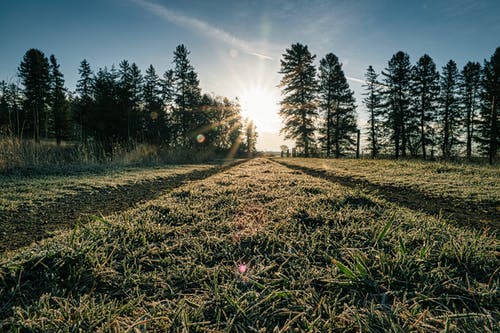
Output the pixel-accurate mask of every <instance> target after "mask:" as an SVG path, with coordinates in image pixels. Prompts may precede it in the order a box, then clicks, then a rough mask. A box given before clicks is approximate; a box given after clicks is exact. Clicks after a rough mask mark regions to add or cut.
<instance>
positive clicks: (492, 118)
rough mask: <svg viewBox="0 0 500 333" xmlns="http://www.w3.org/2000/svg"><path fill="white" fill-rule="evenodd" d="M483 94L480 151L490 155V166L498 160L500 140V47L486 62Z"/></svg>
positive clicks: (479, 136) (479, 137)
mask: <svg viewBox="0 0 500 333" xmlns="http://www.w3.org/2000/svg"><path fill="white" fill-rule="evenodd" d="M481 84H482V88H483V93H482V95H481V110H480V112H481V121H480V123H479V133H478V134H479V135H478V137H477V139H478V143H479V144H480V149H481V151H482V152H483V153H485V154H487V155H488V159H489V162H490V164H493V163H494V161H495V160H496V158H497V154H498V146H499V140H500V130H499V126H498V117H499V116H498V114H499V112H498V109H499V107H500V47H498V48H497V49H496V50H495V53H494V54H493V55H492V56H491V58H490V60H489V61H486V60H485V61H484V66H483V79H482V82H481Z"/></svg>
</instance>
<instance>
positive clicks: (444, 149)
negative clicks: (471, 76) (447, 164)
mask: <svg viewBox="0 0 500 333" xmlns="http://www.w3.org/2000/svg"><path fill="white" fill-rule="evenodd" d="M440 86H441V94H440V104H441V105H440V108H439V110H438V128H439V131H440V144H441V153H442V154H443V157H444V158H449V157H450V156H451V155H452V153H453V148H454V147H455V146H456V145H457V144H459V143H460V140H459V136H460V120H461V117H460V105H459V96H458V93H459V86H458V69H457V64H456V63H455V62H454V61H453V60H450V61H448V62H447V63H446V65H445V66H444V67H443V71H442V74H441V81H440Z"/></svg>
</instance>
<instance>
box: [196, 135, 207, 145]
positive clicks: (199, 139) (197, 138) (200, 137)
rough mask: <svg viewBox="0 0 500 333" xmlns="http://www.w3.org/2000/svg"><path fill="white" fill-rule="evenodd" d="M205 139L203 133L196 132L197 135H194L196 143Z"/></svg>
mask: <svg viewBox="0 0 500 333" xmlns="http://www.w3.org/2000/svg"><path fill="white" fill-rule="evenodd" d="M205 139H206V138H205V136H204V135H203V134H198V135H197V136H196V141H197V142H198V143H203V142H205Z"/></svg>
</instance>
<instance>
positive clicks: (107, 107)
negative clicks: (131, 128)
mask: <svg viewBox="0 0 500 333" xmlns="http://www.w3.org/2000/svg"><path fill="white" fill-rule="evenodd" d="M118 76H119V74H118V73H117V72H116V69H115V68H114V67H112V68H111V70H108V69H107V68H106V67H105V68H104V69H102V68H101V69H99V71H98V72H97V74H96V75H95V77H94V80H93V81H94V89H93V91H94V101H95V102H94V108H93V110H92V113H91V114H90V119H89V124H90V126H91V128H92V130H93V132H94V135H95V138H96V139H97V141H99V142H100V143H102V144H103V147H104V150H105V152H106V153H107V154H108V155H111V154H112V151H113V143H117V142H124V141H125V140H126V138H127V118H126V115H125V114H124V113H123V110H122V105H121V101H120V87H119V85H118Z"/></svg>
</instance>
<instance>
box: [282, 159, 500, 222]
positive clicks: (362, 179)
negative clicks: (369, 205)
mask: <svg viewBox="0 0 500 333" xmlns="http://www.w3.org/2000/svg"><path fill="white" fill-rule="evenodd" d="M277 161H279V162H280V163H283V164H285V165H287V166H289V167H292V168H295V169H298V170H301V171H304V172H306V173H308V174H312V175H316V176H320V177H323V178H326V179H330V180H333V181H336V182H340V183H342V184H344V185H346V186H360V187H363V188H364V189H367V190H372V191H373V192H374V193H375V194H377V195H379V196H382V197H384V198H386V199H388V200H390V201H393V202H395V203H398V204H404V205H408V206H410V208H412V209H417V210H423V211H428V212H432V213H435V214H439V213H442V214H445V215H448V217H451V218H453V219H454V220H455V221H456V222H458V223H460V224H462V225H463V226H468V225H471V224H474V225H479V226H482V225H484V224H486V225H488V224H494V225H495V227H496V228H499V227H500V170H499V168H498V166H488V165H481V166H478V165H466V164H452V163H437V162H419V161H414V160H413V161H404V160H367V159H362V160H354V159H328V160H327V159H306V158H294V159H277Z"/></svg>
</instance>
